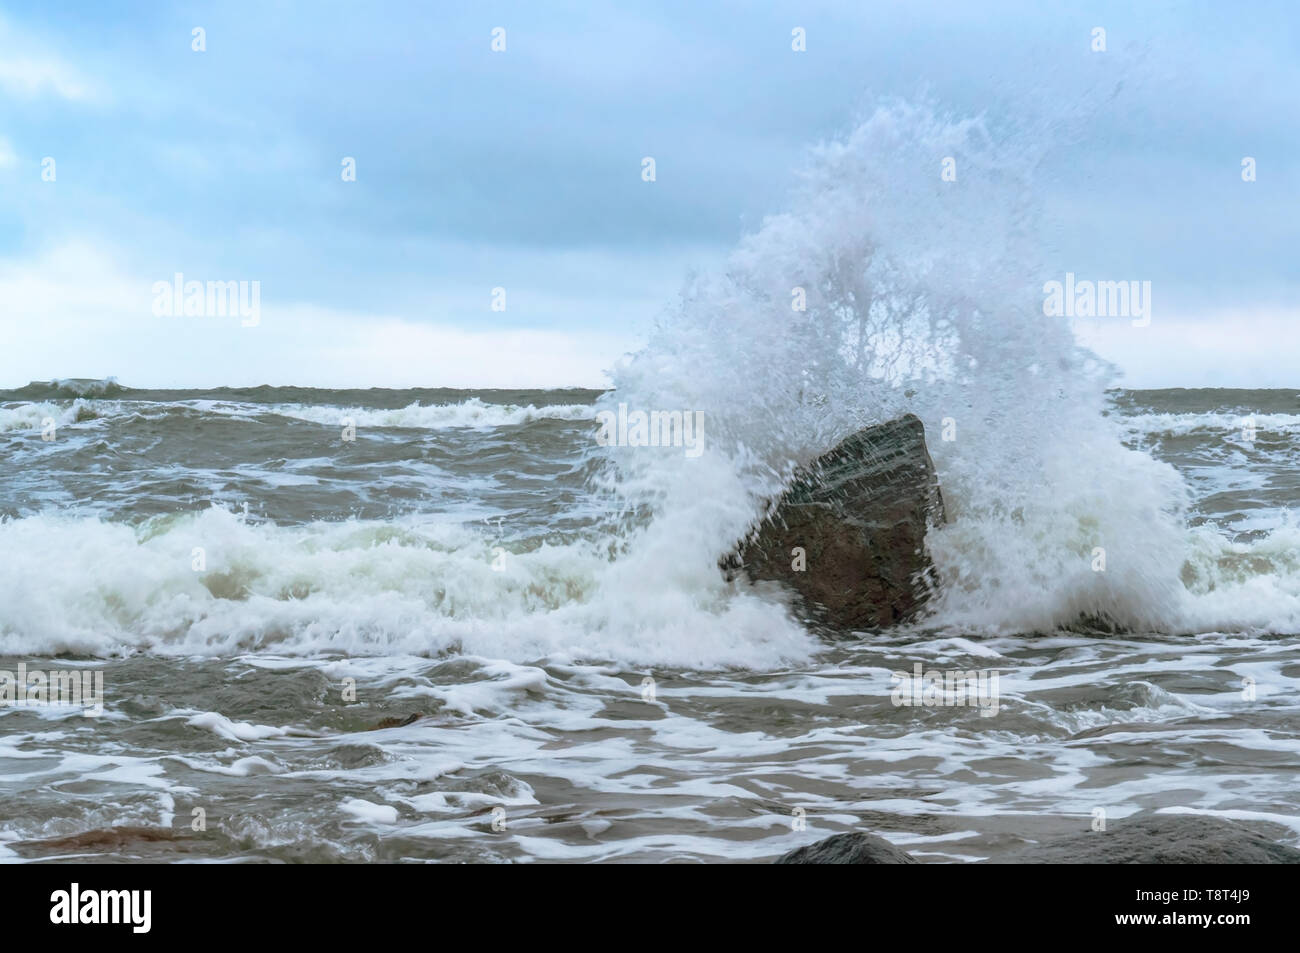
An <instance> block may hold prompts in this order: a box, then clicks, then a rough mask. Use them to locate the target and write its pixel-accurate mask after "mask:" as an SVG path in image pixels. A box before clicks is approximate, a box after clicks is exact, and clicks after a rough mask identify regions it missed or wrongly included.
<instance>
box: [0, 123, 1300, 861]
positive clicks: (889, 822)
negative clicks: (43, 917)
mask: <svg viewBox="0 0 1300 953" xmlns="http://www.w3.org/2000/svg"><path fill="white" fill-rule="evenodd" d="M1061 131H1062V130H1057V132H1061ZM1065 131H1067V132H1068V130H1065ZM1060 139H1061V137H1060V136H1059V135H1055V134H1054V133H1053V131H1052V130H1050V129H1049V130H1046V132H1044V131H1042V130H1039V131H1038V132H1033V131H1026V130H1021V131H1018V132H1007V131H1006V130H1001V131H999V132H998V134H996V135H995V134H994V132H993V131H991V130H989V129H987V128H986V127H985V125H984V124H983V123H982V122H980V121H976V120H958V121H954V120H950V119H947V118H945V117H941V116H938V115H936V114H935V113H934V111H933V110H932V109H929V108H928V107H916V106H908V105H896V106H891V107H888V108H885V109H881V110H880V111H878V112H877V113H876V114H874V115H873V116H872V117H870V118H869V119H867V120H866V121H864V122H863V123H861V124H860V125H858V126H857V127H856V128H855V129H854V130H853V131H852V133H851V134H849V135H847V136H846V137H844V138H843V139H842V140H840V141H837V142H834V143H831V144H828V145H825V146H823V147H820V148H818V149H816V150H814V151H813V152H812V154H811V157H810V161H809V164H808V168H807V169H806V172H805V175H804V178H803V180H802V183H801V184H800V186H799V187H798V188H797V189H795V191H794V192H793V194H792V196H791V198H790V201H789V204H788V207H787V210H786V211H785V212H784V213H781V214H779V215H774V216H772V217H770V218H769V219H767V220H766V221H765V222H764V223H763V225H762V227H761V228H759V229H758V230H757V231H756V232H754V233H753V234H751V235H749V236H748V237H746V238H745V239H744V240H743V241H742V243H741V244H740V245H739V247H738V248H737V249H736V251H735V253H734V254H733V255H732V256H731V258H730V260H729V261H728V263H727V265H726V267H725V268H724V269H723V270H722V271H721V272H720V273H717V274H710V275H703V276H699V277H696V278H693V279H691V280H690V281H689V282H688V283H687V285H686V287H685V288H684V290H683V294H682V296H681V299H680V301H679V302H678V304H677V305H676V306H675V307H673V308H671V309H670V310H669V311H667V312H666V313H665V315H664V318H663V320H662V321H661V323H660V325H659V326H658V327H657V328H656V329H654V331H653V333H652V334H651V335H650V336H649V339H648V342H647V344H646V346H645V348H644V349H642V350H641V351H639V352H638V353H637V354H635V355H633V356H630V357H629V358H627V359H625V360H623V361H622V362H620V363H619V364H618V365H617V366H616V367H615V368H613V369H612V379H613V384H614V387H613V389H611V390H610V391H608V392H604V393H596V392H591V391H546V392H505V391H493V392H481V393H478V392H475V393H470V392H454V391H445V390H418V391H400V392H398V391H384V390H357V391H320V390H306V389H300V388H256V389H250V390H237V389H219V390H214V391H207V392H199V391H167V392H164V391H137V390H130V389H127V388H124V387H122V386H119V385H118V384H117V383H115V382H112V381H105V382H90V383H88V382H53V383H48V384H32V385H29V386H28V387H26V388H23V389H21V390H16V391H9V392H3V393H0V475H2V478H0V517H2V519H0V683H2V682H3V674H2V673H3V671H14V672H16V671H17V670H18V666H20V665H25V666H27V668H28V669H39V670H42V671H51V670H54V671H57V670H67V671H73V670H76V671H83V672H87V673H96V674H99V675H102V678H103V684H104V708H103V712H102V713H101V714H98V715H97V716H94V717H84V716H83V714H82V713H81V711H80V710H74V709H70V708H68V707H66V706H65V707H50V706H26V707H14V706H11V707H4V708H0V726H2V727H3V731H2V732H0V791H3V794H4V796H3V799H0V849H3V850H4V851H5V852H6V856H7V857H8V858H10V859H19V860H22V859H40V858H73V857H82V856H113V857H123V858H191V859H254V858H259V859H278V860H313V859H316V860H358V861H361V860H406V859H411V860H543V861H555V860H607V859H619V860H646V861H662V860H677V859H697V860H717V859H728V860H761V859H770V858H772V857H775V856H776V855H778V854H780V853H782V852H784V851H787V850H789V849H791V848H793V847H796V846H799V845H801V844H805V843H808V842H810V841H811V840H815V839H818V838H821V837H824V836H826V835H828V834H831V833H835V832H837V831H841V830H847V829H855V828H867V829H870V830H873V831H876V832H879V833H882V834H884V835H885V836H887V837H889V838H890V839H891V840H893V841H894V842H896V843H898V844H900V845H902V846H904V847H906V848H908V849H909V850H911V851H912V852H913V853H915V854H917V855H918V856H921V857H923V858H926V859H934V860H965V859H973V858H996V857H998V856H999V855H1000V854H1001V853H1003V852H1004V851H1006V850H1008V849H1010V848H1013V847H1016V846H1019V845H1020V844H1022V843H1023V842H1024V840H1025V839H1027V838H1030V839H1032V838H1035V837H1038V836H1039V835H1042V834H1046V833H1051V832H1065V831H1073V830H1079V829H1084V828H1086V827H1087V826H1089V825H1091V824H1092V823H1094V821H1095V819H1096V818H1097V817H1098V816H1099V815H1098V812H1104V813H1105V816H1106V817H1107V818H1119V817H1123V816H1125V815H1127V814H1130V813H1132V812H1134V811H1138V810H1190V811H1202V812H1211V813H1217V814H1222V815H1224V816H1228V817H1234V818H1252V819H1257V820H1271V821H1275V822H1277V823H1278V824H1279V825H1280V827H1279V828H1278V836H1279V837H1280V838H1281V839H1283V840H1286V841H1287V842H1289V843H1295V842H1296V841H1297V840H1300V821H1298V820H1297V819H1296V816H1297V806H1298V805H1297V802H1298V801H1300V785H1297V783H1296V780H1297V778H1296V764H1297V755H1298V754H1300V744H1298V739H1297V734H1298V732H1300V729H1298V727H1297V725H1300V719H1298V718H1297V714H1298V712H1300V653H1298V652H1297V650H1296V648H1295V635H1296V633H1297V632H1300V555H1298V554H1300V548H1298V547H1297V543H1298V542H1300V536H1298V535H1297V527H1296V526H1295V525H1294V523H1293V521H1292V518H1291V515H1290V507H1291V506H1292V504H1293V503H1294V502H1296V501H1297V500H1300V477H1298V476H1297V472H1296V469H1295V466H1294V464H1295V461H1296V459H1297V453H1298V452H1300V394H1298V393H1297V392H1292V391H1205V390H1200V391H1197V390H1188V391H1159V392H1125V391H1119V390H1115V389H1114V383H1115V377H1114V373H1113V370H1112V369H1111V368H1109V367H1108V366H1107V365H1105V364H1104V362H1102V361H1099V360H1098V359H1097V358H1096V357H1095V356H1093V355H1092V354H1090V353H1089V352H1087V351H1086V350H1084V349H1082V348H1080V347H1079V346H1078V345H1077V344H1076V343H1075V339H1074V336H1073V335H1072V333H1071V330H1070V328H1069V327H1068V325H1067V324H1066V323H1065V321H1064V319H1061V318H1051V317H1048V316H1046V315H1045V314H1044V309H1043V306H1042V305H1043V300H1042V285H1043V282H1044V276H1049V277H1051V276H1057V275H1059V274H1063V273H1064V272H1065V270H1066V268H1065V267H1057V266H1058V265H1059V264H1061V263H1059V262H1055V261H1053V260H1052V257H1051V255H1050V254H1049V252H1050V248H1051V244H1050V242H1046V241H1044V239H1043V237H1042V235H1043V230H1042V228H1041V226H1040V225H1038V224H1037V223H1038V222H1040V221H1041V215H1040V212H1039V210H1038V208H1037V204H1038V203H1037V202H1036V201H1035V196H1036V195H1038V194H1040V191H1041V190H1040V189H1039V177H1040V176H1041V175H1042V174H1043V173H1042V159H1043V152H1042V150H1041V149H1039V148H1037V147H1036V146H1035V143H1037V142H1047V143H1051V142H1056V141H1059V140H1060ZM943 156H953V157H955V158H956V163H957V168H959V169H960V173H959V177H958V181H957V182H946V183H945V182H943V181H942V180H940V178H939V177H938V175H937V174H936V173H935V169H936V161H937V160H936V157H943ZM1158 319H1159V318H1158V317H1157V318H1156V320H1158ZM1134 333H1141V332H1140V329H1134ZM654 412H657V413H660V414H664V413H671V412H680V413H681V414H682V415H683V417H682V419H683V420H685V419H691V420H697V419H698V420H701V421H702V422H703V426H702V428H697V430H696V432H695V433H694V434H693V435H692V436H693V438H694V440H695V443H694V449H692V448H691V447H687V446H638V445H614V446H609V445H606V444H608V443H609V440H608V439H606V438H608V437H609V436H610V433H609V432H608V431H607V430H606V428H605V427H603V426H601V427H598V426H597V420H598V419H604V420H608V419H610V418H609V417H608V416H603V415H614V416H615V417H617V418H618V419H620V420H628V421H631V420H633V419H634V418H635V415H637V414H640V413H654ZM905 412H911V413H915V414H917V415H918V416H919V417H920V418H921V419H922V421H923V422H924V423H925V426H926V431H927V441H928V443H929V447H930V450H931V453H932V455H933V457H934V460H935V465H936V468H937V470H938V473H939V478H940V481H941V483H942V485H943V492H944V502H945V509H946V511H947V515H948V518H949V522H948V523H947V525H945V526H942V527H937V528H935V529H933V530H932V531H931V532H930V534H929V537H928V543H929V547H930V550H931V554H932V557H933V560H934V563H935V568H936V574H937V578H938V581H939V587H938V595H937V596H936V598H935V599H934V600H932V601H931V603H930V605H929V607H928V611H927V614H926V615H925V616H924V618H921V619H919V620H918V621H917V622H916V623H915V624H913V625H911V626H909V627H906V628H899V629H894V630H890V631H889V632H887V633H859V634H857V635H855V636H853V637H848V638H830V637H828V636H826V635H824V634H819V633H818V632H816V631H814V630H813V629H812V628H811V627H810V626H808V625H806V624H804V622H803V620H802V619H801V618H800V616H799V613H798V611H797V610H796V609H794V608H792V607H791V605H790V603H789V602H788V600H787V599H786V598H785V596H784V595H783V594H782V592H781V591H779V590H778V589H775V588H773V587H771V586H766V587H761V588H750V587H748V586H746V585H745V584H743V583H741V582H734V583H733V582H727V581H725V580H724V579H723V577H722V574H721V573H720V572H719V571H718V567H717V563H718V559H719V557H720V556H722V555H723V554H724V553H726V552H727V550H728V549H729V548H730V547H731V546H732V545H733V543H734V542H735V540H736V539H737V538H738V537H739V536H740V535H741V534H743V533H744V531H745V530H746V528H747V527H748V526H749V524H750V523H751V522H752V521H753V520H754V518H755V517H756V515H757V514H758V513H759V512H760V511H761V507H762V505H763V501H764V500H765V499H766V498H768V497H770V496H771V495H772V494H773V493H775V492H777V491H778V490H779V489H780V487H781V486H782V484H783V482H784V481H785V480H786V479H787V478H788V477H789V476H790V474H791V473H792V471H793V470H794V468H796V467H797V466H799V465H800V464H803V463H807V462H808V461H810V460H812V459H813V458H815V457H816V456H817V455H819V454H821V453H823V452H825V451H826V450H829V449H830V448H831V447H833V446H834V445H835V443H836V442H838V440H840V439H842V438H843V437H844V436H847V435H848V434H850V433H852V432H854V431H855V430H856V429H858V428H860V427H863V426H866V425H870V424H872V423H876V422H880V421H883V420H887V419H890V418H892V417H894V416H896V415H898V414H900V413H905ZM618 430H619V433H618V436H619V437H620V438H621V437H623V436H624V435H625V434H624V432H623V429H622V428H621V427H620V428H618ZM630 432H632V431H629V433H630ZM615 443H616V444H621V443H623V441H622V440H621V439H619V440H616V441H615ZM627 443H629V444H635V443H637V441H636V440H634V439H632V438H630V437H629V439H628V441H627ZM696 450H698V451H699V452H695V451H696ZM809 571H816V567H815V566H812V567H809ZM917 665H920V666H922V668H923V670H928V671H936V670H937V671H941V672H943V671H963V672H976V671H980V672H985V673H991V672H994V671H995V672H996V673H997V674H998V692H999V694H998V707H997V713H996V714H995V715H992V716H991V717H985V716H984V715H983V714H982V713H981V711H979V710H977V709H974V708H972V707H969V706H958V705H922V706H917V707H914V706H907V705H899V704H895V701H896V700H897V699H896V698H895V697H894V695H895V691H894V690H895V687H896V685H897V680H896V679H895V678H894V677H893V673H895V672H912V671H914V670H915V667H916V666H917ZM0 687H2V686H0Z"/></svg>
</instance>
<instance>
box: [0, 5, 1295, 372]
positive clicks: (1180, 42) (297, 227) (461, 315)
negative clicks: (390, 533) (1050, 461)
mask: <svg viewBox="0 0 1300 953" xmlns="http://www.w3.org/2000/svg"><path fill="white" fill-rule="evenodd" d="M1137 6H1140V7H1141V9H1133V8H1134V7H1137ZM619 7H620V9H618V10H615V9H611V8H606V5H597V4H565V3H546V4H536V3H478V4H468V5H453V4H450V3H396V2H393V3H374V4H352V3H349V4H333V3H292V2H282V3H275V2H258V3H241V2H229V3H220V4H174V5H169V4H166V3H159V2H155V3H129V2H128V3H112V4H104V3H99V2H81V3H61V4H49V3H23V4H15V3H3V4H0V195H3V201H0V334H3V336H4V338H5V339H7V342H6V343H7V346H5V347H0V386H8V387H12V386H18V385H21V384H24V383H26V382H27V381H28V380H32V379H49V378H51V377H104V376H107V375H114V376H116V377H118V378H119V379H120V380H121V381H122V382H123V383H127V384H132V385H136V386H214V385H219V384H231V385H240V384H259V383H274V384H314V385H322V386H329V385H335V386H371V385H375V386H412V385H424V386H547V385H556V386H559V385H568V384H587V385H599V384H601V383H602V382H603V380H604V377H603V369H604V368H606V367H608V366H609V365H610V363H611V362H612V361H613V360H614V359H615V358H616V357H617V356H618V354H620V353H622V352H623V351H625V350H628V349H631V348H635V347H636V346H637V342H638V340H639V337H640V335H641V333H642V331H643V330H644V328H645V327H646V325H647V324H648V323H649V322H650V321H651V320H652V319H653V318H654V317H655V315H656V314H657V313H659V311H660V310H661V309H662V308H663V307H664V306H665V305H667V304H668V303H669V302H670V301H671V300H672V298H673V296H674V294H675V292H676V291H677V289H678V288H679V286H680V284H681V281H682V279H683V276H684V275H685V274H686V272H687V270H688V269H690V268H697V269H707V268H712V267H717V266H719V265H720V263H721V262H722V261H723V260H724V258H725V256H726V254H727V252H728V250H729V249H730V248H731V247H732V246H733V245H734V244H735V242H736V241H737V239H738V238H739V237H740V236H741V235H742V234H743V233H744V232H745V231H747V230H752V229H753V228H755V227H757V225H758V224H759V222H760V221H761V220H762V217H763V215H764V214H766V213H770V212H774V211H779V210H780V207H781V203H782V200H783V197H784V196H785V195H786V193H787V191H788V189H789V188H790V186H791V185H792V183H793V171H794V170H795V169H796V168H797V167H798V165H799V163H800V161H801V157H802V156H803V155H804V153H805V150H806V149H807V148H808V147H809V146H810V145H812V144H814V143H816V142H818V141H820V140H824V139H826V138H828V137H833V136H835V135H837V134H840V133H842V132H844V131H845V130H846V129H847V128H848V127H849V126H850V124H851V123H852V122H853V120H854V119H855V117H859V116H861V115H862V114H863V111H864V110H867V109H870V108H871V107H872V105H873V104H874V103H875V102H877V101H879V100H880V99H882V98H884V97H890V96H903V97H916V96H918V95H926V96H928V97H929V98H930V99H932V100H933V101H934V102H936V103H938V104H939V105H940V106H941V107H943V108H944V109H945V110H951V111H952V112H954V113H956V114H959V115H971V114H980V113H983V114H985V115H986V116H987V117H988V121H989V123H990V125H991V126H992V127H993V128H994V129H996V128H998V127H999V125H1005V124H1012V123H1015V122H1018V121H1021V120H1022V119H1023V117H1024V115H1025V114H1026V113H1035V114H1039V115H1052V114H1058V115H1061V116H1073V115H1075V113H1074V111H1073V110H1072V108H1071V104H1073V103H1077V102H1080V101H1092V102H1104V105H1103V106H1102V107H1100V108H1097V109H1095V110H1093V111H1091V112H1084V113H1079V115H1081V116H1086V128H1083V129H1077V128H1076V129H1070V130H1068V132H1069V138H1071V139H1073V140H1074V141H1073V142H1072V143H1071V144H1068V145H1065V146H1063V148H1062V149H1061V150H1060V152H1059V155H1057V156H1056V157H1055V158H1054V160H1053V161H1054V163H1055V164H1054V166H1053V168H1051V169H1050V170H1049V172H1050V174H1049V175H1047V176H1045V177H1044V180H1043V182H1044V185H1043V188H1044V195H1043V198H1044V206H1045V209H1046V211H1047V214H1048V217H1049V229H1048V234H1049V235H1050V236H1051V240H1052V242H1053V244H1054V247H1053V249H1052V250H1051V251H1052V256H1051V257H1053V259H1054V260H1058V261H1060V262H1062V263H1064V264H1063V269H1062V270H1064V267H1069V268H1072V269H1073V270H1074V271H1076V272H1078V273H1079V274H1081V275H1089V276H1097V277H1108V278H1135V279H1144V280H1150V281H1151V282H1152V285H1153V288H1154V291H1153V297H1154V309H1153V312H1154V313H1153V321H1152V324H1151V326H1150V327H1148V328H1143V329H1140V330H1142V331H1143V332H1149V333H1144V334H1138V333H1136V332H1137V330H1139V329H1131V328H1128V327H1127V326H1126V323H1125V322H1114V321H1111V322H1102V321H1091V322H1089V321H1083V322H1081V323H1080V326H1079V327H1078V331H1079V333H1080V335H1081V337H1082V338H1083V339H1084V340H1085V341H1087V342H1088V343H1089V344H1091V345H1093V346H1095V347H1096V348H1097V349H1098V350H1099V352H1101V353H1102V354H1103V355H1104V356H1107V357H1109V358H1111V359H1113V360H1115V361H1117V362H1118V363H1119V364H1120V366H1121V367H1123V368H1124V369H1125V371H1126V372H1127V374H1128V379H1129V382H1130V383H1132V384H1134V385H1136V386H1174V385H1186V386H1197V385H1225V386H1295V385H1297V384H1300V334H1297V333H1296V330H1295V328H1296V325H1295V322H1296V321H1297V319H1300V310H1298V308H1297V305H1296V302H1297V300H1298V294H1297V293H1298V292H1300V267H1297V264H1296V248H1297V246H1298V245H1300V242H1297V239H1298V238H1300V225H1298V224H1297V217H1298V216H1297V198H1298V197H1300V160H1298V159H1297V154H1298V147H1300V131H1298V129H1300V126H1298V124H1297V121H1296V119H1297V101H1296V91H1297V90H1298V89H1300V56H1297V52H1298V50H1300V13H1297V12H1295V9H1294V8H1293V5H1289V4H1285V3H1261V4H1251V5H1250V6H1249V7H1248V8H1242V7H1237V6H1234V5H1228V4H1212V3H1167V2H1166V3H1143V4H1140V5H1135V4H1132V3H1086V4H1084V3H1078V4H1070V3H1063V4H1042V3H1035V2H1024V3H998V2H992V3H980V4H965V3H955V2H941V3H940V2H935V3H930V2H924V0H915V2H906V3H870V2H842V3H790V4H782V3H679V4H674V3H663V2H655V3H636V2H630V3H625V4H619ZM498 26H499V27H504V28H505V30H506V50H505V51H504V52H501V53H496V52H493V51H492V49H491V45H490V44H491V32H492V30H493V28H494V27H498ZM1097 26H1102V27H1104V28H1105V29H1106V31H1107V51H1106V52H1105V53H1093V52H1092V51H1091V50H1090V49H1089V42H1090V34H1091V31H1092V29H1093V28H1094V27H1097ZM196 27H201V28H203V30H204V31H205V41H206V50H205V51H204V52H195V51H194V50H193V49H192V48H191V47H192V30H193V29H194V28H196ZM794 27H802V28H804V29H805V30H806V33H807V51H806V52H803V53H795V52H793V51H792V50H791V48H790V46H791V43H790V38H791V30H792V29H793V28H794ZM345 156H351V157H354V158H355V159H356V163H357V180H356V181H355V182H346V183H345V182H343V181H342V180H341V177H340V164H341V160H342V158H343V157H345ZM643 156H654V157H655V160H656V164H657V170H656V171H657V179H656V181H655V182H653V183H647V182H644V181H642V178H641V158H642V157H643ZM1244 156H1252V157H1254V158H1255V159H1256V162H1257V168H1258V178H1257V181H1255V182H1251V183H1244V182H1242V180H1241V175H1240V163H1241V159H1242V157H1244ZM45 157H52V158H54V160H55V162H56V179H55V181H53V182H48V181H43V180H42V175H41V173H42V159H43V158H45ZM178 271H179V272H182V273H184V274H185V275H186V277H187V278H190V279H199V280H223V281H224V280H250V281H251V280H257V281H259V282H260V283H261V321H260V323H259V325H258V326H257V327H255V328H242V327H240V326H239V322H238V321H237V320H224V319H221V318H173V317H161V318H160V317H157V316H155V315H154V314H153V313H152V312H151V310H150V302H151V298H152V294H151V290H150V289H151V286H152V284H153V283H154V282H155V281H158V280H160V279H161V280H170V279H171V277H172V275H173V274H174V273H176V272H178ZM494 287H504V288H505V289H506V292H507V306H506V310H505V311H493V310H492V309H491V307H490V305H491V290H492V289H493V288H494Z"/></svg>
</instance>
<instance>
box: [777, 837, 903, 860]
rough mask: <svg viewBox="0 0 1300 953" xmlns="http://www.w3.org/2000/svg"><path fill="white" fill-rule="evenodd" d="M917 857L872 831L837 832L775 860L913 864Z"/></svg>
mask: <svg viewBox="0 0 1300 953" xmlns="http://www.w3.org/2000/svg"><path fill="white" fill-rule="evenodd" d="M916 862H917V861H916V858H915V857H913V856H912V855H911V854H909V853H908V852H907V851H905V850H901V849H900V848H898V847H895V846H894V845H893V844H891V843H890V842H889V841H887V840H885V839H884V838H883V837H877V836H876V835H875V834H863V833H862V832H860V831H855V832H854V833H852V834H836V835H835V836H834V837H827V838H826V839H825V840H819V841H817V843H815V844H809V845H808V846H807V847H800V848H799V849H798V850H792V851H790V853H788V854H783V855H782V856H780V857H778V858H777V859H776V860H775V861H774V863H778V864H915V863H916Z"/></svg>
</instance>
